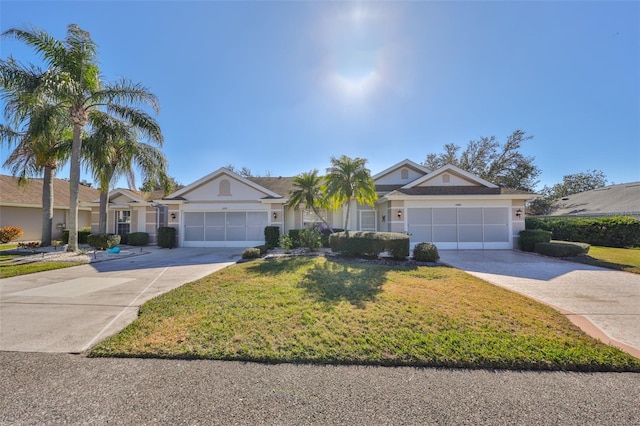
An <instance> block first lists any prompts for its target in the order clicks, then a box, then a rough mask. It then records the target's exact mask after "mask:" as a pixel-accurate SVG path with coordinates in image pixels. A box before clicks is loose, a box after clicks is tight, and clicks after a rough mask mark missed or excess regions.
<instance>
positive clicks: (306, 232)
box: [298, 225, 322, 251]
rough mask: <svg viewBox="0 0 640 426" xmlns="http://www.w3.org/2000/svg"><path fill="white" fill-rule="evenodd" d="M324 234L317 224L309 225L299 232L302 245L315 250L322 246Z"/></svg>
mask: <svg viewBox="0 0 640 426" xmlns="http://www.w3.org/2000/svg"><path fill="white" fill-rule="evenodd" d="M321 238H322V235H321V234H320V230H319V229H318V227H317V226H314V225H312V226H307V227H306V228H304V229H303V230H301V231H300V233H299V234H298V241H299V242H300V247H305V248H307V249H309V250H310V251H315V250H317V249H318V248H320V247H322V239H321Z"/></svg>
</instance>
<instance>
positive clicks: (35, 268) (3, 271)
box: [0, 253, 84, 278]
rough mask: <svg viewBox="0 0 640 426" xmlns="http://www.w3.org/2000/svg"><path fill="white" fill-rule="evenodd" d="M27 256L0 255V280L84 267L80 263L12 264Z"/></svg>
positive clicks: (35, 262)
mask: <svg viewBox="0 0 640 426" xmlns="http://www.w3.org/2000/svg"><path fill="white" fill-rule="evenodd" d="M27 255H31V253H29V254H24V255H23V254H1V253H0V278H10V277H15V276H18V275H26V274H33V273H35V272H43V271H51V270H54V269H62V268H69V267H71V266H78V265H84V263H81V262H50V261H40V260H37V261H33V262H27V263H20V262H14V260H15V259H18V258H22V257H23V256H27Z"/></svg>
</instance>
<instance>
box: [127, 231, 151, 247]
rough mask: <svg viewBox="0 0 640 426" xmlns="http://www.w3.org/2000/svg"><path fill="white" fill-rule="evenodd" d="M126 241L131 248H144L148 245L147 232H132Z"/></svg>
mask: <svg viewBox="0 0 640 426" xmlns="http://www.w3.org/2000/svg"><path fill="white" fill-rule="evenodd" d="M127 240H128V242H127V244H129V245H131V246H146V245H147V244H149V234H148V233H147V232H132V233H130V234H129V235H128V238H127ZM122 244H124V243H122Z"/></svg>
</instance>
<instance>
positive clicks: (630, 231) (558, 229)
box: [525, 216, 640, 248]
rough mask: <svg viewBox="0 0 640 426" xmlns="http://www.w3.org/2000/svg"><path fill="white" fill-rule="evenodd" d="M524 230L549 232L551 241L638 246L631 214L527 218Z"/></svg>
mask: <svg viewBox="0 0 640 426" xmlns="http://www.w3.org/2000/svg"><path fill="white" fill-rule="evenodd" d="M525 224H526V228H527V229H544V230H546V231H551V232H552V234H553V239H554V240H563V241H578V242H583V243H588V244H591V245H594V246H604V247H620V248H624V247H640V220H638V219H636V218H635V217H632V216H607V217H528V218H526V219H525Z"/></svg>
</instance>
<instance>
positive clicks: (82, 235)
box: [61, 228, 91, 244]
mask: <svg viewBox="0 0 640 426" xmlns="http://www.w3.org/2000/svg"><path fill="white" fill-rule="evenodd" d="M89 235H91V229H90V228H89V229H85V228H83V229H81V230H80V231H78V244H89V242H88V241H87V237H89ZM61 240H62V244H69V230H65V231H62V237H61Z"/></svg>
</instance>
